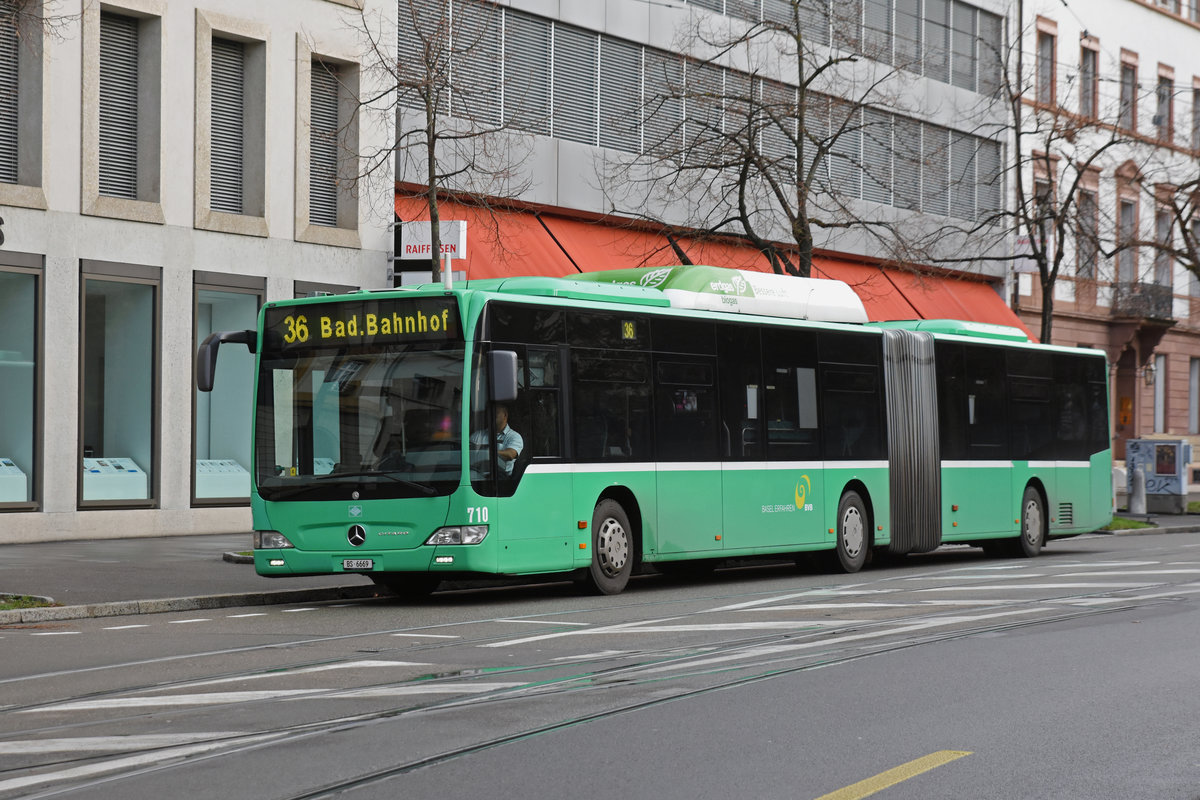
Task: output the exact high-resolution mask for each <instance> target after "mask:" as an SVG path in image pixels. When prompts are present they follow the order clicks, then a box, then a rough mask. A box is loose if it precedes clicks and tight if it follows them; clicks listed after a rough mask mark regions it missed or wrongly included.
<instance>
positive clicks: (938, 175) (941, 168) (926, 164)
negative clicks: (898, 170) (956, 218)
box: [921, 123, 950, 216]
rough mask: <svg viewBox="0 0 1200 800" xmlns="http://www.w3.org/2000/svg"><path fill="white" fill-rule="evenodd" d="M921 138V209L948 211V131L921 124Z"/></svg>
mask: <svg viewBox="0 0 1200 800" xmlns="http://www.w3.org/2000/svg"><path fill="white" fill-rule="evenodd" d="M923 127H924V128H925V134H924V136H922V138H921V210H922V211H924V212H925V213H926V214H941V215H943V216H945V215H947V214H949V213H950V192H949V189H950V185H949V184H950V131H949V130H947V129H946V128H939V127H937V126H936V125H929V124H928V123H927V124H925V125H924V126H923Z"/></svg>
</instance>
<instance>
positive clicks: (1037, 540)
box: [1014, 486, 1046, 558]
mask: <svg viewBox="0 0 1200 800" xmlns="http://www.w3.org/2000/svg"><path fill="white" fill-rule="evenodd" d="M1045 541H1046V511H1045V509H1044V508H1043V506H1042V495H1041V493H1040V492H1039V491H1038V490H1037V489H1035V488H1033V487H1032V486H1026V487H1025V494H1024V495H1023V496H1022V497H1021V536H1020V537H1019V538H1018V539H1017V546H1016V547H1015V548H1014V550H1015V551H1016V555H1019V556H1024V557H1025V558H1033V557H1034V556H1036V555H1037V554H1038V553H1040V552H1042V544H1043V543H1044V542H1045Z"/></svg>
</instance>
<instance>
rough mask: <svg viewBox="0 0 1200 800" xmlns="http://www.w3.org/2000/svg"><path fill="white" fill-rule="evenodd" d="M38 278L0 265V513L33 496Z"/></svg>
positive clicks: (24, 506) (31, 272) (26, 507)
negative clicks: (0, 413) (1, 413)
mask: <svg viewBox="0 0 1200 800" xmlns="http://www.w3.org/2000/svg"><path fill="white" fill-rule="evenodd" d="M40 279H41V275H40V272H37V271H35V270H33V269H20V268H14V267H9V266H5V265H4V264H3V263H0V408H2V409H4V413H3V415H0V509H13V510H29V509H30V507H31V505H30V504H32V503H33V502H34V499H35V498H36V497H37V487H36V485H35V482H36V480H37V476H38V465H37V463H36V459H37V457H38V455H37V452H38V449H37V447H36V441H37V432H38V425H37V421H38V415H37V407H38V374H39V372H38V328H39V326H40V324H41V322H40V319H39V315H40V309H41V301H40V294H41V284H40Z"/></svg>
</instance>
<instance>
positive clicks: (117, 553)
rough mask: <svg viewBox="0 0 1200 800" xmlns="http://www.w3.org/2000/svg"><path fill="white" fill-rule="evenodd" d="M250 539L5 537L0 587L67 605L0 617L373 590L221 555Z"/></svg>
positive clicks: (289, 599)
mask: <svg viewBox="0 0 1200 800" xmlns="http://www.w3.org/2000/svg"><path fill="white" fill-rule="evenodd" d="M249 547H250V534H249V533H243V534H225V535H219V536H178V537H164V538H151V539H96V540H86V541H74V542H44V543H38V544H9V545H0V594H10V595H33V596H36V597H45V598H49V599H51V600H53V601H54V602H55V603H58V604H59V605H60V606H62V607H55V608H34V609H25V610H18V611H0V625H2V624H12V623H20V622H42V621H46V620H53V619H78V618H81V617H100V616H114V615H118V614H146V613H154V612H160V611H189V610H194V609H200V608H225V607H230V606H241V605H266V604H270V603H302V602H310V601H317V600H335V599H342V598H353V597H371V596H374V595H375V594H376V589H375V585H374V584H372V583H371V582H370V580H369V579H367V578H365V577H363V576H361V575H330V576H318V577H310V578H282V579H278V578H263V577H261V576H259V575H258V574H257V573H255V571H254V565H253V564H236V563H230V562H228V561H226V560H225V559H224V555H225V553H233V552H239V551H246V550H248V549H249Z"/></svg>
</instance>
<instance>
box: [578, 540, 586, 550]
mask: <svg viewBox="0 0 1200 800" xmlns="http://www.w3.org/2000/svg"><path fill="white" fill-rule="evenodd" d="M579 549H580V550H587V542H580V543H579Z"/></svg>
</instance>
